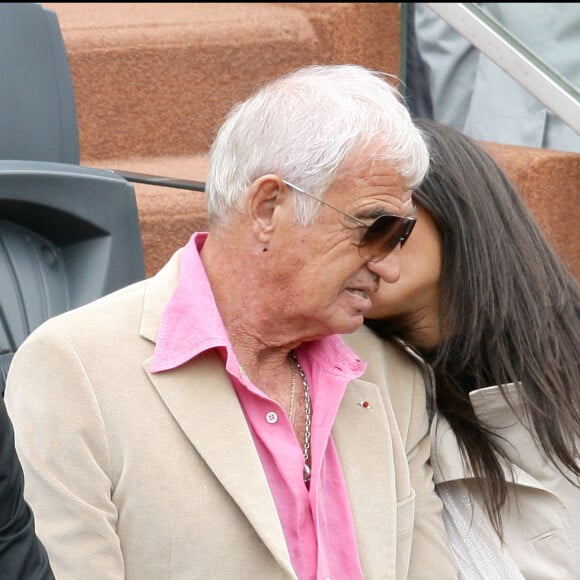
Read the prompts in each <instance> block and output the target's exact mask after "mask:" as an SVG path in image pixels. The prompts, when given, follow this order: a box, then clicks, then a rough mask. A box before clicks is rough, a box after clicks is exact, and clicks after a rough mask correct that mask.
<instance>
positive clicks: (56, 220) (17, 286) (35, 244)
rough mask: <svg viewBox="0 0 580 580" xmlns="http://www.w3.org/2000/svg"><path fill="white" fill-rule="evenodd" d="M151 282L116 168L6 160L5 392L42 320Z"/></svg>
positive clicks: (0, 202) (127, 190) (2, 234)
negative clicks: (14, 363) (21, 349)
mask: <svg viewBox="0 0 580 580" xmlns="http://www.w3.org/2000/svg"><path fill="white" fill-rule="evenodd" d="M144 277H145V265H144V259H143V249H142V244H141V235H140V227H139V218H138V211H137V203H136V197H135V190H134V188H133V185H132V184H131V183H129V182H128V181H126V180H125V179H123V178H122V177H120V176H119V175H117V174H116V173H114V172H113V171H110V170H104V169H92V168H87V167H81V166H78V165H70V164H63V163H50V162H42V161H18V160H0V281H1V282H0V357H3V360H2V361H0V362H1V364H2V369H4V370H3V371H2V370H0V391H2V392H3V391H4V380H3V379H2V377H3V375H5V374H6V372H7V367H8V364H9V362H10V358H11V355H12V354H13V353H14V352H15V351H16V349H17V348H18V346H20V344H21V343H22V341H23V340H24V339H25V338H26V337H27V336H28V335H29V334H30V332H31V331H32V330H34V329H35V328H36V327H37V326H39V325H40V324H41V323H42V322H44V321H45V320H47V319H48V318H50V317H52V316H55V315H57V314H61V313H62V312H65V311H66V310H69V309H71V308H75V307H77V306H80V305H82V304H86V303H87V302H90V301H91V300H94V299H96V298H99V297H101V296H103V295H105V294H108V293H109V292H112V291H114V290H117V289H119V288H121V287H123V286H125V285H127V284H130V283H132V282H136V281H138V280H142V279H143V278H144ZM4 379H5V376H4Z"/></svg>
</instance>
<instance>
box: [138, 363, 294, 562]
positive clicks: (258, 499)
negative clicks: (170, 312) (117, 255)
mask: <svg viewBox="0 0 580 580" xmlns="http://www.w3.org/2000/svg"><path fill="white" fill-rule="evenodd" d="M150 362H151V361H150V359H149V360H147V361H146V362H145V365H144V367H145V370H146V371H147V373H148V375H149V379H150V380H151V382H152V384H153V386H154V387H155V389H156V390H157V392H158V393H159V395H160V397H161V398H162V399H163V401H164V403H165V405H166V406H167V408H168V409H169V411H170V412H171V414H172V415H173V416H174V417H175V420H176V421H177V423H178V424H179V426H180V428H181V429H182V430H183V432H184V433H185V435H186V436H187V438H188V439H189V440H190V441H191V443H192V445H193V446H194V447H195V449H196V450H197V451H198V453H199V454H200V455H201V456H202V457H203V459H204V461H205V462H206V463H207V466H208V468H209V469H210V470H211V471H212V472H213V474H214V475H215V477H216V478H217V479H218V481H219V482H220V483H221V485H222V486H223V487H224V489H225V490H226V491H227V493H228V494H229V495H230V496H231V497H232V499H233V500H234V501H235V502H236V504H237V505H238V506H239V507H240V509H241V510H242V512H243V513H244V514H245V515H246V517H247V518H248V521H249V522H250V523H251V525H252V526H253V527H254V528H255V530H256V532H257V534H258V535H259V536H260V537H261V538H262V540H263V541H264V543H265V545H266V546H267V547H268V549H269V550H270V551H271V552H272V553H273V554H274V556H275V558H276V559H277V560H278V561H279V563H280V564H281V565H282V566H283V567H285V568H287V569H288V570H289V571H291V570H292V566H291V563H290V556H289V554H288V550H287V547H286V541H285V538H284V532H283V530H282V526H281V525H280V520H279V517H278V512H277V510H276V506H275V503H274V500H273V497H272V494H271V493H270V488H269V486H268V481H267V478H266V475H265V473H264V470H263V468H262V464H261V462H260V458H259V456H258V453H257V451H256V447H255V445H254V442H253V438H252V434H251V432H250V430H249V428H248V424H247V422H246V419H245V417H244V414H243V411H242V409H241V406H240V404H239V402H238V398H237V396H236V394H235V391H234V389H233V387H232V385H231V382H230V379H229V377H228V375H227V373H226V371H225V369H224V368H223V363H222V361H221V359H220V358H219V356H218V355H217V354H215V353H213V352H208V353H205V354H203V355H200V356H198V357H196V359H195V360H194V361H191V362H190V363H187V364H185V365H182V366H181V367H179V368H177V369H175V370H172V371H166V372H162V373H156V374H152V373H149V370H148V369H149V364H150ZM193 376H195V380H193V379H192V377H193ZM216 409H219V410H220V412H217V413H216Z"/></svg>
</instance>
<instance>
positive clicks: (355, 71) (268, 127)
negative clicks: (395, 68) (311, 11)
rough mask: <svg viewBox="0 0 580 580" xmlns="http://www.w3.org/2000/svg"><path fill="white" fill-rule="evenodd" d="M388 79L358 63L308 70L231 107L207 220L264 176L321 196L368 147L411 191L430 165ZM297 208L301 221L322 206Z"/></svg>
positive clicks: (214, 160) (300, 203)
mask: <svg viewBox="0 0 580 580" xmlns="http://www.w3.org/2000/svg"><path fill="white" fill-rule="evenodd" d="M388 77H389V75H387V74H385V73H380V72H378V71H372V70H369V69H366V68H364V67H362V66H358V65H349V64H345V65H312V66H307V67H304V68H301V69H298V70H296V71H294V72H292V73H289V74H287V75H285V76H282V77H280V78H278V79H276V80H274V81H272V82H270V83H268V84H266V85H265V86H263V87H262V88H261V89H260V90H259V91H258V92H256V93H255V94H254V95H253V96H251V97H250V98H249V99H247V100H246V101H244V102H242V103H239V104H238V105H236V106H235V107H234V108H233V109H232V110H231V111H230V113H229V114H228V116H227V118H226V120H225V122H224V123H223V125H222V126H221V128H220V130H219V131H218V134H217V136H216V139H215V141H214V143H213V145H212V148H211V154H210V167H209V173H208V177H207V181H206V195H207V203H208V214H209V218H210V221H214V222H215V221H218V220H223V219H225V218H227V217H228V216H229V215H230V214H231V213H232V211H233V210H235V209H237V208H238V207H239V206H240V204H241V203H242V201H243V199H244V196H245V194H246V192H247V190H248V188H249V186H250V185H251V184H252V183H253V182H254V181H255V180H256V179H258V178H259V177H261V176H263V175H267V174H275V175H279V176H280V177H281V178H282V179H285V180H287V181H290V182H291V183H294V184H296V185H299V186H300V187H302V188H304V189H305V190H307V191H308V192H310V193H312V194H314V195H316V196H319V197H323V196H324V194H325V192H326V190H327V189H328V188H329V187H330V186H331V185H332V182H333V180H334V178H335V175H336V173H337V171H338V169H339V168H340V166H341V164H342V163H343V162H344V161H345V160H347V159H348V158H349V156H350V155H351V154H353V153H354V152H355V150H356V152H359V151H360V149H361V148H363V147H365V146H367V145H369V147H366V148H365V149H364V152H365V154H368V155H369V160H376V159H387V160H388V161H389V162H391V163H392V164H393V167H394V168H395V169H396V170H397V171H398V172H399V173H400V174H401V175H402V176H403V177H404V178H405V180H406V181H407V183H408V187H409V188H414V187H415V186H417V185H418V184H419V183H420V182H421V181H422V180H423V177H424V176H425V174H426V172H427V169H428V166H429V154H428V150H427V145H426V143H425V141H424V139H423V137H422V134H421V132H420V131H419V129H418V128H417V127H416V126H415V125H414V123H413V121H412V119H411V116H410V114H409V112H408V110H407V109H406V108H405V106H404V104H403V102H402V99H401V96H400V94H399V92H398V90H397V89H396V88H395V86H394V85H393V84H392V83H391V81H390V80H388ZM295 204H296V213H297V219H298V221H300V222H302V223H309V222H310V221H311V220H312V219H314V216H315V215H316V213H317V211H318V209H319V208H318V206H319V205H320V204H317V203H316V201H315V200H312V199H310V198H308V197H306V196H296V198H295Z"/></svg>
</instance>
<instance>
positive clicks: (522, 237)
mask: <svg viewBox="0 0 580 580" xmlns="http://www.w3.org/2000/svg"><path fill="white" fill-rule="evenodd" d="M416 122H417V124H418V125H419V127H420V128H421V130H422V131H423V133H424V135H425V137H426V139H427V141H428V142H429V147H430V153H431V168H430V171H429V174H428V176H427V178H426V179H425V181H424V182H423V183H422V184H421V186H420V187H419V188H418V189H417V191H416V192H415V193H414V198H415V201H416V202H417V204H419V205H421V206H422V207H423V208H425V209H426V210H427V211H428V212H429V213H430V214H431V216H432V217H433V219H434V221H435V223H436V225H437V227H438V229H439V231H440V233H441V237H442V270H441V280H440V296H441V298H440V299H441V308H440V312H442V313H445V316H446V320H445V337H446V339H445V340H444V341H443V342H442V343H441V344H440V345H439V346H438V347H437V348H436V349H435V350H434V351H432V352H429V353H423V354H425V355H426V358H427V359H428V360H429V362H431V364H432V366H433V370H434V373H435V377H436V384H437V390H436V392H437V395H436V397H437V408H438V410H439V412H440V413H441V414H442V415H444V416H445V417H446V418H447V420H448V421H449V423H450V424H451V426H452V428H453V429H454V431H455V433H456V435H457V438H458V441H459V444H460V448H461V450H462V454H463V457H464V460H467V461H468V462H469V464H470V465H471V467H472V469H473V470H474V471H475V473H476V474H477V475H478V476H479V477H480V478H481V486H482V487H481V489H482V492H483V495H484V498H485V502H486V508H487V511H488V514H489V516H490V519H491V521H492V523H493V525H494V527H495V529H496V531H497V532H498V534H499V535H500V536H501V535H502V534H501V530H502V525H501V524H502V521H501V508H502V506H503V505H504V503H505V501H506V497H507V485H506V482H505V479H504V476H503V473H502V470H501V466H500V462H499V459H498V456H500V455H502V452H501V450H500V449H499V448H498V447H497V445H496V444H495V443H494V440H493V438H492V437H491V436H490V434H489V433H488V432H487V431H486V430H485V428H484V427H483V426H482V425H481V424H480V422H479V421H478V420H477V417H476V416H475V414H474V411H473V408H472V406H471V403H470V400H469V391H471V390H473V389H475V388H480V387H486V386H490V385H500V387H503V385H505V384H507V383H512V382H513V383H517V382H519V383H521V384H522V387H523V388H522V391H523V403H524V409H525V416H523V417H521V419H522V421H524V422H525V423H526V424H528V425H531V426H532V427H531V428H532V431H534V432H535V438H536V440H537V442H538V444H539V447H540V448H541V449H543V451H544V452H545V454H546V456H547V457H548V459H549V460H550V461H552V462H553V463H554V465H555V466H556V467H557V469H558V470H559V471H560V472H561V473H562V474H563V476H564V477H566V478H567V479H569V480H570V481H572V482H575V483H576V485H578V480H576V481H575V478H576V477H577V476H579V475H580V461H579V450H578V441H580V287H579V285H578V282H577V281H576V280H575V279H574V278H573V276H572V275H571V274H570V273H569V272H568V270H567V269H566V268H565V266H564V265H563V263H562V262H561V261H560V259H559V258H558V256H557V255H556V254H555V252H554V251H553V249H552V248H551V247H550V245H549V244H548V243H547V241H546V239H545V238H544V236H543V235H542V232H541V231H540V228H539V226H538V225H537V223H536V222H535V220H534V219H533V217H532V215H531V214H530V212H529V210H528V209H527V208H526V206H525V204H524V203H523V201H522V199H521V198H520V196H519V195H518V192H517V191H516V189H515V187H514V185H513V184H512V183H511V182H510V181H509V179H508V178H507V177H506V175H505V174H504V172H503V171H502V170H501V168H500V167H499V166H498V164H497V163H496V162H495V161H494V159H493V158H492V157H491V155H490V154H488V153H487V152H486V151H485V149H484V148H483V147H482V146H481V145H479V144H478V143H477V142H476V141H474V140H472V139H471V138H469V137H467V136H465V135H463V134H462V133H459V132H458V131H455V130H454V129H451V128H449V127H446V126H444V125H442V124H440V123H437V122H435V121H431V120H427V119H417V120H416ZM367 324H368V325H369V326H370V327H371V328H373V329H374V330H375V332H377V333H379V334H380V335H381V336H384V337H389V336H393V335H397V336H399V337H400V338H402V339H403V340H405V341H408V342H410V343H411V344H412V337H413V318H412V315H410V316H408V317H399V318H398V319H392V320H381V321H376V320H375V321H367Z"/></svg>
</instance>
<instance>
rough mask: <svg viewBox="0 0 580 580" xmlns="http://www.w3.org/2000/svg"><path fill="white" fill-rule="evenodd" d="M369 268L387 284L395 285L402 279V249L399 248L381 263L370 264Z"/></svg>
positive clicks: (368, 264)
mask: <svg viewBox="0 0 580 580" xmlns="http://www.w3.org/2000/svg"><path fill="white" fill-rule="evenodd" d="M367 268H368V269H369V270H370V271H371V272H373V273H374V274H377V275H378V276H380V277H381V279H382V280H384V281H385V282H386V283H387V284H394V283H395V282H397V281H398V280H399V278H400V277H401V247H400V246H397V247H396V248H395V249H394V250H393V251H392V252H391V253H390V254H388V255H387V256H385V257H384V258H383V259H382V260H380V261H379V262H368V263H367Z"/></svg>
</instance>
